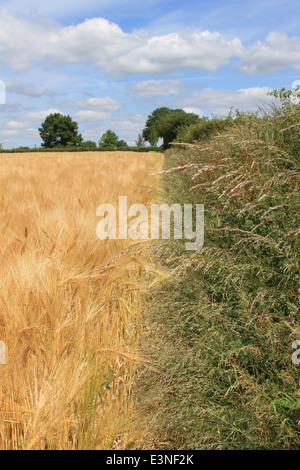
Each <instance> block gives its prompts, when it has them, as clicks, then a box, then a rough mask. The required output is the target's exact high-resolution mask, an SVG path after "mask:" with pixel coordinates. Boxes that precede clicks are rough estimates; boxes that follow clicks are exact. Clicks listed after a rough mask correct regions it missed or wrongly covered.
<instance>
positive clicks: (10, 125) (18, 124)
mask: <svg viewBox="0 0 300 470" xmlns="http://www.w3.org/2000/svg"><path fill="white" fill-rule="evenodd" d="M2 127H4V128H5V129H24V128H25V127H28V122H26V121H24V122H23V121H9V122H7V123H6V124H2Z"/></svg>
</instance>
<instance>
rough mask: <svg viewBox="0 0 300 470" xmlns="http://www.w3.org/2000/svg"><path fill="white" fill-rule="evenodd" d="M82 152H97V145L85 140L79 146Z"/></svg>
mask: <svg viewBox="0 0 300 470" xmlns="http://www.w3.org/2000/svg"><path fill="white" fill-rule="evenodd" d="M80 147H81V148H82V150H97V144H96V142H94V141H93V140H86V141H85V142H82V144H81V145H80Z"/></svg>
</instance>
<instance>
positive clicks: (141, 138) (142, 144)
mask: <svg viewBox="0 0 300 470" xmlns="http://www.w3.org/2000/svg"><path fill="white" fill-rule="evenodd" d="M135 145H136V146H137V147H138V148H144V147H146V142H145V138H144V136H143V133H142V132H140V133H139V135H138V138H137V140H136V141H135Z"/></svg>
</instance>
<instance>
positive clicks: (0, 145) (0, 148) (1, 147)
mask: <svg viewBox="0 0 300 470" xmlns="http://www.w3.org/2000/svg"><path fill="white" fill-rule="evenodd" d="M0 150H3V145H2V144H1V142H0Z"/></svg>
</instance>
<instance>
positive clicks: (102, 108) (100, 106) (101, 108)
mask: <svg viewBox="0 0 300 470" xmlns="http://www.w3.org/2000/svg"><path fill="white" fill-rule="evenodd" d="M60 105H61V106H62V107H64V108H82V109H84V110H90V111H98V112H109V113H111V112H115V111H119V110H120V109H122V107H123V105H122V104H121V103H120V102H119V101H116V100H114V99H112V98H110V97H109V96H107V97H105V98H95V97H91V98H88V99H87V100H85V101H64V102H63V103H60Z"/></svg>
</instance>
